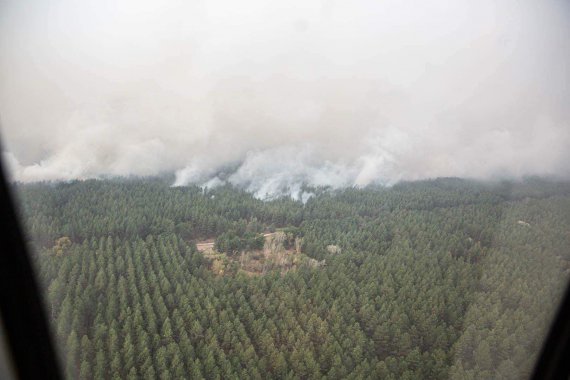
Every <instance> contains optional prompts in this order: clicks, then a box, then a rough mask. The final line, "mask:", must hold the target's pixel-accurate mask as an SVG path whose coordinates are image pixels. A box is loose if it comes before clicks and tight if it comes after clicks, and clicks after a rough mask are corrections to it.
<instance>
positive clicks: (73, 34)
mask: <svg viewBox="0 0 570 380" xmlns="http://www.w3.org/2000/svg"><path fill="white" fill-rule="evenodd" d="M569 35H570V7H569V5H568V4H567V2H566V1H563V0H548V1H540V2H539V1H534V0H505V1H499V0H493V1H491V0H481V1H470V0H435V1H429V2H425V1H396V0H387V1H350V2H340V1H307V0H299V1H297V0H294V1H282V2H267V1H261V0H255V1H246V2H235V1H229V0H222V1H196V2H188V1H172V2H160V1H149V0H144V1H140V0H137V1H81V2H77V1H71V0H54V1H26V2H23V1H16V0H13V1H11V0H9V1H3V2H2V4H1V5H0V122H1V131H2V137H3V143H4V158H5V159H6V161H7V163H8V165H9V167H10V168H11V172H12V175H13V178H14V179H16V180H19V181H36V180H67V179H74V178H92V177H101V176H115V175H120V176H122V175H141V176H146V175H156V174H161V173H165V172H173V173H176V180H175V183H174V184H175V185H186V184H189V183H197V184H201V185H202V184H206V185H207V186H209V187H212V186H216V185H218V184H221V183H224V182H230V183H233V184H235V185H240V186H244V187H246V188H247V189H249V190H251V191H253V192H256V194H257V195H259V196H264V195H265V194H277V193H280V192H282V191H283V190H284V189H288V190H287V191H289V192H292V193H296V192H297V191H298V189H299V187H300V185H301V184H302V183H306V184H309V185H329V186H333V187H341V186H354V185H357V186H364V185H367V184H371V183H381V184H391V183H395V182H397V181H399V180H414V179H422V178H433V177H439V176H458V177H470V178H497V177H500V178H502V177H508V178H518V177H521V176H525V175H549V176H558V177H565V178H567V177H568V176H569V174H570V169H569V168H570V165H568V162H570V149H568V148H569V147H570V128H569V121H570V107H568V104H570V84H569V83H570V71H569V69H568V67H570V49H569V45H568V36H569ZM228 167H229V168H232V169H231V170H230V171H229V172H228V171H227V170H226V172H227V173H226V175H224V176H223V177H222V178H219V177H218V174H219V172H220V170H223V169H226V168H228Z"/></svg>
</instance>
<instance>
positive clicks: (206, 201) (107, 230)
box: [16, 179, 570, 379]
mask: <svg viewBox="0 0 570 380" xmlns="http://www.w3.org/2000/svg"><path fill="white" fill-rule="evenodd" d="M307 192H312V193H313V194H314V195H313V196H312V197H311V198H309V199H308V201H307V202H306V203H304V204H303V203H302V202H298V201H294V200H292V199H291V198H289V197H282V198H278V199H272V200H265V201H263V200H259V199H256V198H254V197H253V196H252V195H251V194H249V193H247V192H245V191H242V190H240V189H236V188H233V187H229V186H223V187H218V188H215V189H211V190H209V189H202V188H199V187H191V186H190V187H170V182H168V181H167V180H166V179H121V180H86V181H75V182H68V183H56V184H54V183H35V184H25V185H24V184H17V185H16V193H17V196H18V198H19V199H20V203H21V207H20V211H21V214H22V216H23V220H24V224H25V227H26V229H27V232H28V237H29V244H30V246H31V247H33V249H34V252H35V259H36V261H37V272H38V275H39V277H40V278H41V282H42V285H43V288H44V291H45V304H46V308H47V309H48V315H49V318H50V320H51V322H52V326H53V333H54V335H55V336H56V339H57V342H58V348H59V350H60V354H61V358H62V367H63V368H64V371H65V373H66V375H67V377H68V378H70V379H75V378H79V379H139V378H142V379H158V378H160V379H186V378H189V379H248V378H251V379H321V378H326V379H341V378H348V379H442V378H452V379H520V378H525V377H527V376H528V375H529V374H530V371H532V365H533V361H534V359H535V358H536V355H537V353H538V350H539V349H540V346H541V341H542V338H543V336H544V334H545V331H546V329H547V328H548V322H549V319H550V318H551V316H552V313H553V312H554V308H555V307H556V302H557V300H558V298H559V297H560V294H561V292H562V291H563V288H564V286H565V281H566V279H567V278H568V273H569V268H570V185H569V184H566V183H557V182H549V181H543V180H539V179H528V180H525V181H522V182H516V183H515V182H494V183H483V182H476V181H467V180H459V179H438V180H431V181H421V182H410V183H400V184H398V185H395V186H393V187H389V188H383V187H367V188H362V189H356V188H349V189H344V190H331V189H326V188H313V189H307ZM277 234H280V235H279V236H281V237H282V238H281V239H282V242H281V243H280V244H281V245H282V247H283V250H282V252H285V253H282V256H280V260H281V261H280V262H286V265H285V264H282V265H277V264H274V265H272V266H269V265H266V264H267V262H268V259H267V256H264V255H266V252H268V248H267V246H268V245H270V243H271V244H273V243H274V241H273V240H275V238H274V236H278V235H277ZM267 236H271V239H273V240H271V239H268V238H267ZM269 240H271V241H269ZM203 241H208V242H213V245H212V246H213V248H212V251H211V252H213V253H211V254H205V253H204V252H202V251H200V250H199V249H198V244H200V242H203ZM264 246H265V248H264ZM264 252H265V253H264ZM214 255H217V256H214ZM247 255H251V257H252V259H251V260H258V261H259V263H263V265H261V264H260V265H259V268H261V269H259V270H257V269H255V268H257V267H254V266H253V265H252V268H254V269H252V270H251V271H252V272H251V273H250V272H247V271H246V270H245V269H244V257H249V256H247ZM256 255H257V256H256ZM286 255H289V256H286ZM256 257H257V259H256ZM285 258H290V260H289V261H287V260H285ZM297 258H299V259H297ZM301 258H302V259H301ZM264 260H265V261H264ZM275 262H277V261H275ZM220 266H223V270H222V269H220V268H221V267H220ZM254 270H257V272H254Z"/></svg>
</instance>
